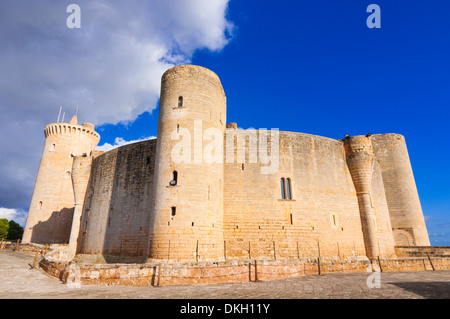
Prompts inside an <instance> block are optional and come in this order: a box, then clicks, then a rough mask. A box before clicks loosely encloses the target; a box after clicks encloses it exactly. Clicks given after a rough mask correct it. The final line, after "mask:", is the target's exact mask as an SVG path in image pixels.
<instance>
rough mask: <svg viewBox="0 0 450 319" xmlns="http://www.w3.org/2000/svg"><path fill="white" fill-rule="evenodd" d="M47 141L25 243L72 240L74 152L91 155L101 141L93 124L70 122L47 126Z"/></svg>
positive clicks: (33, 197) (76, 154)
mask: <svg viewBox="0 0 450 319" xmlns="http://www.w3.org/2000/svg"><path fill="white" fill-rule="evenodd" d="M44 134H45V145H44V149H43V151H42V157H41V162H40V165H39V171H38V175H37V179H36V183H35V186H34V191H33V196H32V199H31V204H30V209H29V212H28V217H27V222H26V225H25V229H24V234H23V242H25V243H30V242H31V243H39V244H51V243H65V242H68V241H69V238H70V231H71V226H72V218H73V212H74V203H75V199H74V193H73V186H72V178H71V174H72V163H73V157H74V156H80V155H81V156H83V155H84V156H90V155H91V153H92V152H93V151H94V149H95V147H96V146H97V144H98V142H99V141H100V136H99V135H98V133H97V132H95V131H94V126H93V125H92V124H83V125H78V123H77V118H76V116H74V117H73V118H72V120H71V121H70V122H69V123H52V124H49V125H47V126H46V127H45V130H44Z"/></svg>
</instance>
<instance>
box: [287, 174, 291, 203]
mask: <svg viewBox="0 0 450 319" xmlns="http://www.w3.org/2000/svg"><path fill="white" fill-rule="evenodd" d="M286 199H292V192H291V179H290V178H288V179H286Z"/></svg>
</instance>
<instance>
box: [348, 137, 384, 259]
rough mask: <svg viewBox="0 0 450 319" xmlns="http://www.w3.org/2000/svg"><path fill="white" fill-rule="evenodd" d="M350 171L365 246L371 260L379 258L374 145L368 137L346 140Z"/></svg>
mask: <svg viewBox="0 0 450 319" xmlns="http://www.w3.org/2000/svg"><path fill="white" fill-rule="evenodd" d="M344 145H345V154H346V159H347V165H348V169H349V171H350V174H351V176H352V179H353V184H354V185H355V189H356V196H357V197H358V203H359V211H360V214H361V226H362V232H363V236H364V246H365V248H366V254H367V257H369V258H376V257H377V256H379V249H378V237H377V225H376V214H375V211H374V209H373V207H374V206H373V202H372V194H371V185H372V176H373V168H374V156H373V151H372V143H371V141H370V137H368V136H352V137H346V138H345V139H344Z"/></svg>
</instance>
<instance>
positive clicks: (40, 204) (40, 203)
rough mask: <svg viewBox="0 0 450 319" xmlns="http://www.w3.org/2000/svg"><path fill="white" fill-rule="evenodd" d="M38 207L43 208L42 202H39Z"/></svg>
mask: <svg viewBox="0 0 450 319" xmlns="http://www.w3.org/2000/svg"><path fill="white" fill-rule="evenodd" d="M38 209H39V210H42V202H39V205H38Z"/></svg>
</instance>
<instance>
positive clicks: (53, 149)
mask: <svg viewBox="0 0 450 319" xmlns="http://www.w3.org/2000/svg"><path fill="white" fill-rule="evenodd" d="M55 149H56V144H55V143H53V144H52V145H51V146H50V152H54V151H55Z"/></svg>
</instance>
